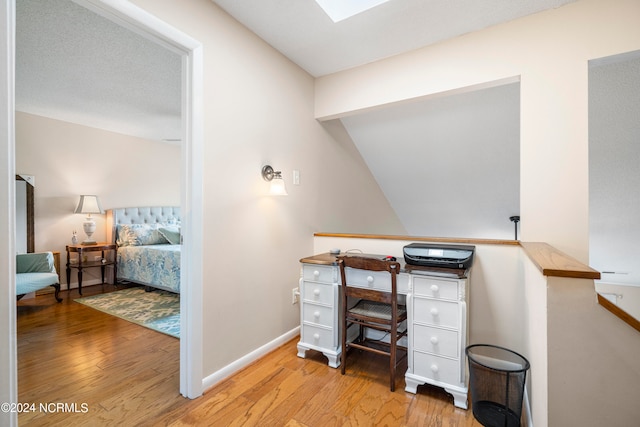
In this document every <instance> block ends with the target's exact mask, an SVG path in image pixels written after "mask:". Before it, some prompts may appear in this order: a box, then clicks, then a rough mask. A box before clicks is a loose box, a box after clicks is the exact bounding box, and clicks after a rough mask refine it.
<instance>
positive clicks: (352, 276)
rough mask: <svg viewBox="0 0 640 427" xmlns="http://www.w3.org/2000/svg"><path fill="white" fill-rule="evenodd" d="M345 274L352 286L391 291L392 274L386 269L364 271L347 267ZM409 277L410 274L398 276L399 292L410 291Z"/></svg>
mask: <svg viewBox="0 0 640 427" xmlns="http://www.w3.org/2000/svg"><path fill="white" fill-rule="evenodd" d="M345 274H346V276H347V282H349V283H351V285H352V286H356V287H361V288H366V289H377V290H381V291H389V292H391V275H390V274H389V273H387V272H386V271H379V272H378V271H364V270H356V269H352V268H347V270H346V271H345ZM409 278H410V276H409V275H408V274H398V276H397V277H396V281H397V286H398V294H406V293H408V292H409Z"/></svg>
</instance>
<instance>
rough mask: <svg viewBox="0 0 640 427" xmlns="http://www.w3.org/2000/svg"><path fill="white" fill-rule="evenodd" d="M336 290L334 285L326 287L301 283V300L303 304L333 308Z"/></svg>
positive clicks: (318, 284) (311, 283) (319, 284)
mask: <svg viewBox="0 0 640 427" xmlns="http://www.w3.org/2000/svg"><path fill="white" fill-rule="evenodd" d="M335 291H337V288H336V287H335V286H334V285H327V284H324V283H317V282H302V298H303V300H304V302H303V303H305V302H314V303H319V304H325V305H328V306H330V307H333V306H334V299H335V297H334V295H336V293H335Z"/></svg>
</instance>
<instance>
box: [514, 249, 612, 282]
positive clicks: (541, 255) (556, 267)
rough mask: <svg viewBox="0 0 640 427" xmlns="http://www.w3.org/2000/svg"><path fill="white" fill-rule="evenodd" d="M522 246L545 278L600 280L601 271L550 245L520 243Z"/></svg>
mask: <svg viewBox="0 0 640 427" xmlns="http://www.w3.org/2000/svg"><path fill="white" fill-rule="evenodd" d="M520 246H522V248H523V249H524V251H525V253H526V254H527V256H528V257H529V259H530V260H531V261H532V262H533V263H534V264H535V265H536V267H538V270H540V272H541V273H542V274H544V275H545V276H554V277H574V278H578V279H594V280H597V279H600V272H599V271H596V270H594V269H593V268H591V267H589V266H588V265H585V264H583V263H581V262H580V261H578V260H577V259H575V258H572V257H570V256H569V255H567V254H565V253H564V252H561V251H559V250H558V249H556V248H554V247H553V246H551V245H549V244H548V243H539V242H520Z"/></svg>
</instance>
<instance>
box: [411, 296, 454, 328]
mask: <svg viewBox="0 0 640 427" xmlns="http://www.w3.org/2000/svg"><path fill="white" fill-rule="evenodd" d="M413 304H414V305H413V307H414V308H413V311H414V314H413V318H414V319H413V320H414V321H415V322H419V323H426V324H429V325H434V326H444V327H447V328H453V329H456V330H459V329H460V323H459V316H460V313H459V309H458V303H456V302H449V301H441V300H434V299H427V298H414V299H413Z"/></svg>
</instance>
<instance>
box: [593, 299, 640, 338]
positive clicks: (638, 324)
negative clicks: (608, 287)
mask: <svg viewBox="0 0 640 427" xmlns="http://www.w3.org/2000/svg"><path fill="white" fill-rule="evenodd" d="M598 304H600V305H601V306H602V307H604V308H605V309H607V310H609V311H610V312H611V313H613V314H615V315H616V316H618V317H619V318H620V319H622V321H624V322H625V323H626V324H628V325H629V326H631V327H632V328H634V329H635V330H636V331H638V332H640V321H638V319H636V318H635V317H633V316H632V315H630V314H629V313H627V312H626V311H624V310H623V309H621V308H620V307H618V306H617V305H615V304H614V303H612V302H611V301H609V300H608V299H606V298H605V297H603V296H602V295H600V294H598Z"/></svg>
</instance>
